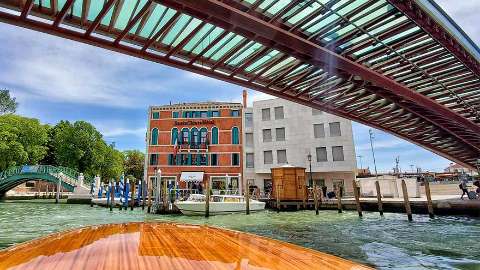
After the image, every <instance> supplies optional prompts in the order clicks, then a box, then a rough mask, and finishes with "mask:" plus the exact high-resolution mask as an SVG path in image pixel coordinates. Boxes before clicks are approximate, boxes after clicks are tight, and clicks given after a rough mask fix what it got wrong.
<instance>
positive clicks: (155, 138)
mask: <svg viewBox="0 0 480 270" xmlns="http://www.w3.org/2000/svg"><path fill="white" fill-rule="evenodd" d="M150 144H151V145H157V144H158V129H157V128H154V129H152V135H151V138H150Z"/></svg>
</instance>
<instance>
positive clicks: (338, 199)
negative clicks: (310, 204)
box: [336, 186, 342, 213]
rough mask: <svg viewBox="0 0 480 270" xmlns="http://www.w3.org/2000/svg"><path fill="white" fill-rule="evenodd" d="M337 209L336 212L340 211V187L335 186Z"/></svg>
mask: <svg viewBox="0 0 480 270" xmlns="http://www.w3.org/2000/svg"><path fill="white" fill-rule="evenodd" d="M336 193H337V209H338V213H342V193H341V192H340V187H339V186H337V190H336Z"/></svg>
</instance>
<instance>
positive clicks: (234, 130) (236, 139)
mask: <svg viewBox="0 0 480 270" xmlns="http://www.w3.org/2000/svg"><path fill="white" fill-rule="evenodd" d="M239 143H240V139H239V134H238V128H237V127H233V128H232V144H239Z"/></svg>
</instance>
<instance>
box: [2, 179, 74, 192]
mask: <svg viewBox="0 0 480 270" xmlns="http://www.w3.org/2000/svg"><path fill="white" fill-rule="evenodd" d="M34 180H40V181H45V182H50V183H54V184H55V185H57V184H58V178H56V177H55V176H53V175H50V174H42V173H23V174H16V175H12V176H10V177H7V178H4V179H2V180H1V181H0V197H1V195H3V194H5V193H6V192H7V191H9V190H11V189H13V188H14V187H16V186H18V185H21V184H23V183H26V182H28V181H34ZM62 187H63V188H64V189H66V190H68V191H70V192H73V190H74V188H75V187H74V186H72V185H70V184H68V183H66V182H63V181H62Z"/></svg>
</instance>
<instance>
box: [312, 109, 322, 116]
mask: <svg viewBox="0 0 480 270" xmlns="http://www.w3.org/2000/svg"><path fill="white" fill-rule="evenodd" d="M322 113H323V112H322V111H320V110H317V109H312V115H321V114H322Z"/></svg>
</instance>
